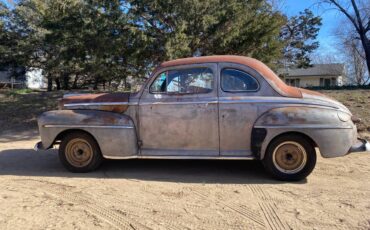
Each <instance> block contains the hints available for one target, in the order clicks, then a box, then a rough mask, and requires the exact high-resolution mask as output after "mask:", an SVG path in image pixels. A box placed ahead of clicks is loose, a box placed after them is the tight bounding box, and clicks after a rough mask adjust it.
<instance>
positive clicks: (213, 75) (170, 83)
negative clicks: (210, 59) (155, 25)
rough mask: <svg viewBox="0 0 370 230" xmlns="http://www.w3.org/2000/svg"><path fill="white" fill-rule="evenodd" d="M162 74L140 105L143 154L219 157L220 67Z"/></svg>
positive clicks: (171, 69)
mask: <svg viewBox="0 0 370 230" xmlns="http://www.w3.org/2000/svg"><path fill="white" fill-rule="evenodd" d="M159 71H160V72H157V73H155V75H154V77H153V80H152V82H150V83H149V84H148V85H147V86H146V88H145V90H144V93H143V95H142V97H141V98H140V101H139V122H140V127H139V130H140V137H141V141H142V148H141V150H142V151H141V154H142V155H146V156H218V155H219V131H218V102H217V79H218V77H217V74H218V73H217V64H215V63H210V64H201V65H200V64H199V65H198V64H195V65H185V66H176V67H169V68H166V69H161V70H159Z"/></svg>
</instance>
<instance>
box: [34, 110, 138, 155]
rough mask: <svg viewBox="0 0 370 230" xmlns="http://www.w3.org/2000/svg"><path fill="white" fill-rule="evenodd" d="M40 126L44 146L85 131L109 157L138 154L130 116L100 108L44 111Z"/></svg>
mask: <svg viewBox="0 0 370 230" xmlns="http://www.w3.org/2000/svg"><path fill="white" fill-rule="evenodd" d="M38 126H39V130H40V136H41V141H42V148H43V149H48V148H50V147H52V145H53V144H54V143H55V141H56V140H57V139H58V138H60V136H61V134H63V133H65V132H67V131H70V130H83V131H85V132H88V133H89V134H91V135H92V136H93V137H94V138H95V140H96V141H97V143H98V145H99V146H100V150H101V152H102V154H103V156H104V157H106V158H121V157H122V158H124V157H129V156H134V155H137V153H138V145H137V136H136V129H135V125H134V123H133V121H132V119H131V118H130V117H129V116H127V115H123V114H118V113H113V112H107V111H97V110H54V111H48V112H45V113H43V114H42V115H41V116H40V117H39V119H38Z"/></svg>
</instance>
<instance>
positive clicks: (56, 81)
mask: <svg viewBox="0 0 370 230" xmlns="http://www.w3.org/2000/svg"><path fill="white" fill-rule="evenodd" d="M55 84H56V85H57V90H60V88H61V87H60V80H59V77H57V78H55Z"/></svg>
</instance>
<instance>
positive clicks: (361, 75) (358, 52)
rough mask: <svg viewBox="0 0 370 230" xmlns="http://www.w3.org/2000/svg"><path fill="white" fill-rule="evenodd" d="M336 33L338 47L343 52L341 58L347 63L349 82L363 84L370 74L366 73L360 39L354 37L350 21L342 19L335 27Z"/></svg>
mask: <svg viewBox="0 0 370 230" xmlns="http://www.w3.org/2000/svg"><path fill="white" fill-rule="evenodd" d="M336 35H337V36H338V37H339V42H338V43H339V45H338V47H339V49H340V50H341V51H342V53H343V57H342V60H345V62H346V64H347V73H348V77H349V79H350V80H351V83H354V84H357V85H365V84H367V83H368V82H369V80H370V76H369V74H368V73H367V67H366V57H365V53H364V49H363V48H362V44H361V41H360V40H359V39H356V37H357V33H356V31H355V29H354V28H353V26H351V24H350V22H348V21H344V22H343V23H340V27H338V28H337V32H336Z"/></svg>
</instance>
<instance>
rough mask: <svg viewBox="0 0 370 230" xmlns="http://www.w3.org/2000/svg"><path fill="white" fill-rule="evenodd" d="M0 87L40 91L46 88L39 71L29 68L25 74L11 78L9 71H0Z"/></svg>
mask: <svg viewBox="0 0 370 230" xmlns="http://www.w3.org/2000/svg"><path fill="white" fill-rule="evenodd" d="M0 87H9V88H24V87H26V88H30V89H42V88H46V87H47V82H46V80H45V78H44V76H43V74H42V70H41V69H36V68H31V69H29V70H27V71H26V72H25V74H24V75H23V74H22V75H21V76H18V78H17V79H15V78H14V77H12V73H11V71H8V70H4V71H0Z"/></svg>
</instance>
